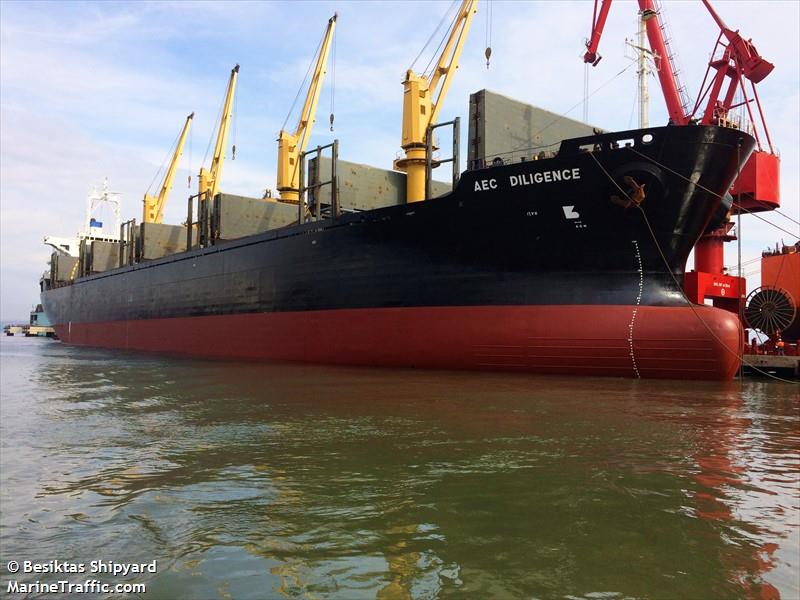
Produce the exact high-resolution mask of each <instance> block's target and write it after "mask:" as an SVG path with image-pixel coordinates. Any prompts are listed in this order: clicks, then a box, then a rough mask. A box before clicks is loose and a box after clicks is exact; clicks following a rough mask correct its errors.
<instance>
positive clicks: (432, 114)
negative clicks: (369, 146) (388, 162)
mask: <svg viewBox="0 0 800 600" xmlns="http://www.w3.org/2000/svg"><path fill="white" fill-rule="evenodd" d="M477 4H478V0H463V1H462V2H461V8H460V9H459V12H458V14H457V15H456V18H455V21H453V26H452V27H451V28H450V33H449V35H448V38H447V43H446V44H445V46H444V50H442V54H441V55H440V56H439V60H438V62H437V64H436V68H435V70H434V71H433V74H432V76H431V78H430V81H428V78H427V77H426V76H425V75H418V74H417V73H414V71H413V70H411V69H409V70H408V71H406V79H405V81H404V82H403V141H402V144H401V147H402V148H403V150H405V153H406V156H405V158H402V159H399V160H397V161H395V167H396V168H397V169H399V170H401V171H405V172H406V178H407V182H406V202H418V201H420V200H424V199H425V170H426V169H425V159H426V157H425V155H426V141H427V140H426V138H427V132H428V128H429V127H430V126H431V125H433V124H435V123H436V118H437V117H438V116H439V111H440V109H441V108H442V102H443V101H444V98H445V96H447V90H448V88H449V87H450V83H451V81H452V79H453V78H452V75H453V73H454V72H455V70H456V69H457V68H458V59H459V58H460V56H461V49H462V48H463V46H464V42H465V40H466V38H467V34H468V33H469V27H470V24H471V23H472V17H473V15H474V14H475V12H476V10H477V9H476V7H477Z"/></svg>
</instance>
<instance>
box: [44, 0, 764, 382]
mask: <svg viewBox="0 0 800 600" xmlns="http://www.w3.org/2000/svg"><path fill="white" fill-rule="evenodd" d="M640 4H641V5H647V6H649V5H650V4H652V2H650V0H640ZM474 9H475V0H464V1H463V3H462V5H461V9H460V12H459V14H458V15H457V17H456V18H455V20H454V21H453V26H452V28H451V30H450V32H449V33H448V36H449V38H448V39H446V40H443V41H444V42H446V43H444V44H442V46H443V47H444V48H445V50H444V51H443V54H442V55H441V56H440V58H439V61H438V63H434V64H436V65H437V67H436V70H435V71H434V72H433V74H432V75H428V76H425V75H422V76H420V75H417V74H415V73H414V72H413V71H411V70H409V71H408V72H407V75H406V80H405V82H404V88H405V92H406V93H405V94H404V110H403V115H404V120H403V136H402V148H403V150H404V151H405V157H404V158H403V159H400V160H398V161H397V162H396V164H395V170H394V171H390V172H387V173H386V175H385V177H384V180H382V181H384V182H390V183H391V181H395V180H397V181H398V182H399V183H398V185H397V188H398V189H401V190H402V191H401V195H402V196H403V198H402V199H401V200H398V199H397V198H395V199H394V200H392V201H390V202H386V201H385V198H379V197H378V196H381V194H383V193H384V192H385V190H386V188H387V185H388V184H387V185H383V184H381V185H376V186H372V187H370V186H368V185H364V189H366V190H367V192H368V193H367V194H366V200H365V195H364V189H362V190H361V196H360V197H359V199H358V201H352V199H351V202H350V204H349V207H345V206H344V204H345V203H344V202H343V198H344V195H345V194H344V193H343V191H342V188H346V189H351V188H355V187H358V185H359V181H360V182H361V183H362V184H363V183H364V182H366V180H367V179H368V174H367V172H366V171H364V170H363V169H362V170H359V169H358V168H356V167H355V166H354V165H352V164H350V166H349V167H347V168H346V169H345V168H342V165H341V164H340V163H339V161H338V156H337V153H338V143H337V142H334V143H333V144H332V145H330V149H331V150H332V156H331V158H330V159H326V160H327V162H324V161H323V158H322V156H321V151H322V150H324V149H326V148H329V147H328V146H326V147H322V148H320V147H318V148H317V150H316V151H313V150H312V151H306V143H307V134H308V132H309V131H310V124H313V122H314V114H313V110H314V108H315V107H316V104H317V101H318V98H319V96H318V94H319V87H320V85H319V83H320V81H321V76H322V75H323V74H324V65H325V61H326V59H327V52H328V48H329V42H330V35H331V34H332V30H333V26H334V25H335V21H336V16H335V15H334V17H333V18H332V19H331V20H330V21H329V23H328V30H327V32H326V35H325V37H324V38H323V41H322V43H321V44H320V50H319V55H318V57H317V63H316V67H315V69H314V71H313V76H312V78H311V84H310V86H309V92H308V96H307V98H306V103H305V107H304V111H306V109H309V110H310V111H311V112H304V113H303V114H302V115H301V118H300V120H299V123H298V129H297V131H295V132H285V131H282V132H281V133H280V136H279V153H278V156H279V165H278V186H277V187H278V190H279V192H280V194H281V196H280V198H278V199H273V198H271V197H265V198H262V199H246V198H242V197H237V196H230V195H226V194H222V193H221V192H219V189H218V184H219V179H220V172H221V165H222V162H223V159H224V148H225V145H226V135H227V126H226V120H228V121H229V117H230V114H229V109H230V107H231V105H232V99H233V90H234V86H235V81H236V77H237V76H238V71H239V67H238V65H237V66H236V67H235V68H234V69H233V70H232V71H231V79H230V81H229V85H228V89H227V93H226V100H225V103H224V105H223V106H224V108H223V111H222V120H221V122H220V127H219V134H218V137H217V144H216V149H215V154H214V158H213V160H212V163H211V167H210V169H208V170H206V169H202V170H201V172H200V191H199V193H198V194H197V195H196V196H193V197H190V199H189V210H188V214H189V217H188V218H187V221H186V223H184V224H183V226H168V225H164V224H162V223H161V222H160V214H161V212H162V210H163V202H164V197H165V193H166V192H167V191H168V190H169V187H170V185H171V179H170V178H171V176H172V175H170V173H173V169H174V165H175V163H176V161H177V159H178V157H179V155H180V149H181V147H182V143H183V140H184V139H185V135H186V131H187V128H188V126H189V124H190V121H191V118H192V116H193V115H190V116H189V117H188V118H187V121H186V124H185V126H184V130H183V132H182V134H181V137H180V141H179V142H178V146H177V149H176V152H175V155H174V157H173V161H172V165H171V167H170V170H169V171H168V174H167V176H166V178H165V180H164V185H163V186H162V192H161V194H159V195H158V197H155V196H148V195H146V196H145V210H144V215H143V221H144V222H143V223H141V224H139V225H136V224H135V223H134V222H128V223H126V224H124V225H123V226H122V227H121V232H120V239H119V240H118V241H117V242H109V241H108V240H95V241H92V240H91V238H86V239H84V240H83V243H82V246H81V252H80V253H79V256H78V257H77V258H75V257H66V258H65V257H63V256H57V255H56V254H54V255H53V258H52V260H51V271H50V274H49V275H48V276H46V277H45V278H44V279H43V281H42V293H41V301H42V304H43V306H44V308H45V311H46V312H47V315H48V316H49V318H50V320H51V322H52V323H53V324H54V327H55V329H56V332H57V334H58V336H59V337H60V338H61V340H63V342H65V343H68V344H76V345H85V346H98V347H105V348H120V349H126V350H140V351H148V352H163V353H170V354H182V355H191V356H197V357H207V358H224V359H244V360H270V361H293V362H294V361H297V362H313V363H326V364H342V365H370V366H386V367H417V368H431V369H475V370H484V369H485V370H505V371H522V372H534V373H556V374H569V375H576V374H581V375H593V376H622V377H655V378H688V379H729V378H731V377H732V376H733V375H734V373H735V372H736V371H737V369H738V367H739V365H740V356H741V349H742V346H743V331H742V327H741V324H740V321H739V317H738V315H737V314H736V313H735V312H731V311H728V310H723V309H721V308H716V307H712V306H707V305H704V304H702V303H700V302H699V303H692V302H690V301H689V300H688V299H687V297H686V295H685V293H684V291H683V289H682V285H683V278H684V272H685V267H686V261H687V258H688V256H689V254H690V252H691V250H692V248H693V246H694V245H695V243H696V242H697V241H698V239H699V238H700V237H701V236H702V235H703V234H706V233H708V232H712V231H715V230H716V229H717V228H719V227H720V226H721V225H723V224H724V223H725V221H726V215H727V213H728V212H729V210H730V208H731V196H730V195H729V194H728V191H729V190H730V189H731V186H732V184H733V183H734V181H735V180H736V181H738V179H737V177H740V176H741V174H742V173H743V171H746V170H747V167H748V166H749V165H751V164H752V161H751V160H750V158H751V153H752V154H753V155H755V154H756V152H754V148H756V146H757V140H756V139H754V137H752V136H751V135H749V134H748V133H746V132H745V131H744V130H743V129H742V128H737V127H735V126H730V123H722V121H721V119H720V118H719V115H721V114H723V113H722V112H720V110H717V112H716V113H714V115H715V117H714V122H706V121H698V120H696V119H692V118H690V115H684V117H685V118H683V119H682V120H680V119H678V116H679V115H678V113H677V112H675V111H677V110H679V107H678V108H676V109H675V111H672V110H671V112H670V114H671V116H674V118H672V119H671V121H673V122H671V123H670V124H669V125H667V126H663V127H647V128H639V129H636V130H630V131H623V132H617V133H604V132H600V131H599V130H593V129H592V128H591V127H589V132H590V134H589V135H573V136H571V137H563V138H559V139H556V140H551V142H550V143H549V144H546V143H544V142H542V140H541V138H540V137H539V136H537V138H536V140H535V141H536V142H537V143H539V149H536V150H533V151H530V152H527V151H523V152H521V153H517V154H513V156H512V157H511V158H510V157H509V156H505V157H503V156H499V155H497V156H493V157H492V156H491V155H486V154H484V155H477V154H475V153H473V152H472V150H473V143H472V142H473V141H475V142H476V143H477V140H485V139H486V137H487V135H485V134H486V132H484V131H482V130H481V131H479V129H480V127H484V126H485V125H486V122H485V121H486V119H488V117H486V113H487V112H489V111H488V108H487V107H486V106H482V107H479V108H475V109H474V110H473V108H472V107H471V115H470V119H471V122H470V156H469V160H468V169H467V170H466V171H464V172H463V173H459V169H458V164H459V157H458V140H459V134H458V119H456V120H454V121H452V122H448V123H442V124H439V123H437V117H438V111H439V107H440V106H441V99H442V96H441V94H442V93H443V92H442V91H441V90H442V89H444V90H446V86H442V81H443V80H444V79H445V78H447V77H448V76H449V75H450V74H452V73H453V72H454V71H455V67H456V66H457V61H458V53H459V52H460V49H461V44H462V43H463V35H465V31H466V29H467V28H468V26H469V22H470V19H471V17H472V14H473V13H474ZM643 20H644V17H643ZM655 20H657V19H655ZM650 25H651V21H648V27H649V26H650ZM648 32H649V29H648ZM658 34H659V32H658V31H656V30H654V37H652V38H651V42H653V41H654V40H655V41H656V42H657V41H658V39H657V37H658ZM593 39H594V36H593ZM662 43H663V41H662ZM489 54H490V53H489V52H487V57H488V56H489ZM598 60H599V59H595V60H594V64H596V63H597V61H598ZM437 90H439V91H437ZM665 95H666V92H665ZM710 102H716V99H715V98H712V99H711V100H710ZM668 103H669V102H668ZM476 106H477V105H476ZM522 112H524V113H525V114H528V113H529V112H530V111H527V110H525V111H522ZM673 113H674V115H673ZM473 117H474V119H473ZM481 119H484V122H483V123H479V121H480V120H481ZM473 120H474V121H475V122H474V123H473ZM332 121H333V116H331V122H332ZM444 125H453V127H454V129H455V131H454V133H453V140H454V144H453V152H454V154H453V156H452V157H451V158H450V159H440V158H435V159H434V156H433V150H434V141H433V139H434V136H433V130H434V129H436V128H438V127H441V126H444ZM473 125H474V127H473ZM723 125H725V126H723ZM549 126H550V125H546V126H545V127H544V128H543V129H546V128H547V127H549ZM583 127H584V128H583V129H582V130H581V131H584V132H585V131H586V127H587V126H585V125H583ZM541 130H542V129H540V131H541ZM476 132H477V133H476ZM515 135H516V132H515ZM542 148H545V149H544V150H542ZM312 155H313V156H315V158H313V160H310V162H308V163H307V162H306V160H307V159H309V158H310V157H311V156H312ZM448 160H449V161H450V162H451V163H452V166H453V185H452V187H451V189H450V190H445V189H442V187H441V186H438V187H437V185H436V182H433V180H432V178H431V171H432V168H433V167H434V166H437V165H440V164H442V163H446V162H448ZM776 160H777V159H776ZM774 164H775V165H777V162H775V163H774ZM307 167H308V170H307ZM776 168H777V167H776ZM345 170H348V171H349V173H350V174H351V175H353V174H355V180H352V178H351V181H350V182H349V183H348V184H346V185H342V184H341V181H340V177H343V175H342V173H343V172H344V171H345ZM401 171H402V172H401ZM326 174H327V175H326ZM359 174H360V175H359ZM306 177H307V178H308V184H306ZM326 177H327V179H326ZM359 178H360V179H359ZM323 179H324V181H323ZM326 186H327V187H326ZM389 187H391V185H389ZM323 188H324V189H325V190H327V191H326V193H325V194H323V193H322V190H323ZM381 190H383V191H381ZM351 191H352V190H351ZM326 194H327V195H326ZM370 194H371V196H370ZM268 195H269V194H268ZM195 214H196V217H195ZM61 258H65V261H67V259H68V261H67V262H65V264H63V265H62V264H61V263H62V262H64V261H61V260H59V259H61ZM69 261H71V262H69Z"/></svg>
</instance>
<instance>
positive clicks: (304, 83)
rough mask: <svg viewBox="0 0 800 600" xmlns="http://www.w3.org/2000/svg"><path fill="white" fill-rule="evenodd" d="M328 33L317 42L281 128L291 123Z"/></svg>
mask: <svg viewBox="0 0 800 600" xmlns="http://www.w3.org/2000/svg"><path fill="white" fill-rule="evenodd" d="M326 33H327V31H326V32H324V33H323V34H322V38H320V40H319V44H317V49H316V51H315V52H314V55H313V56H312V57H311V61H310V62H309V63H308V69H306V74H305V77H303V81H302V82H301V83H300V87H299V88H297V94H295V97H294V100H293V101H292V106H291V107H290V108H289V112H288V113H286V118H285V119H284V121H283V125H282V126H281V129H282V130H283V131H285V130H286V125H287V123H289V118H290V117H291V116H292V113H293V112H294V107H295V106H297V101H298V100H299V99H300V94H301V93H302V91H303V90H304V89H305V87H306V81H308V76H309V74H310V73H311V69H312V68H313V67H314V63H315V62H316V59H317V56H318V55H319V53H320V50H321V49H322V42H323V41H324V40H325V35H326ZM335 34H336V32H334V35H335ZM301 116H302V115H301Z"/></svg>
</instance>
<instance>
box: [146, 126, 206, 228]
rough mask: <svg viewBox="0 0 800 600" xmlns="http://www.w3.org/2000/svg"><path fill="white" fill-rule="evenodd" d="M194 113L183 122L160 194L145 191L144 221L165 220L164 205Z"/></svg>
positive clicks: (155, 221)
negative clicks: (154, 194)
mask: <svg viewBox="0 0 800 600" xmlns="http://www.w3.org/2000/svg"><path fill="white" fill-rule="evenodd" d="M193 118H194V113H192V114H190V115H189V116H188V117H186V122H185V123H184V124H183V130H182V131H181V135H180V137H179V138H178V144H177V146H175V154H173V155H172V160H171V161H170V163H169V168H168V169H167V172H166V174H165V175H164V182H163V183H162V184H161V189H160V191H159V192H158V196H151V195H150V194H147V193H145V195H144V214H143V215H142V221H143V222H144V223H161V222H163V220H164V206H166V204H167V198H169V191H170V189H172V182H173V180H174V179H175V172H176V171H177V170H178V161H179V160H180V158H181V154H183V145H184V143H185V142H186V136H187V135H188V134H189V127H190V126H191V124H192V119H193Z"/></svg>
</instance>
